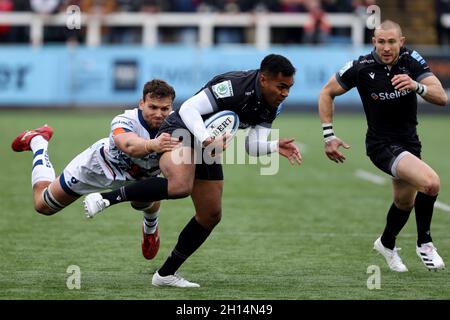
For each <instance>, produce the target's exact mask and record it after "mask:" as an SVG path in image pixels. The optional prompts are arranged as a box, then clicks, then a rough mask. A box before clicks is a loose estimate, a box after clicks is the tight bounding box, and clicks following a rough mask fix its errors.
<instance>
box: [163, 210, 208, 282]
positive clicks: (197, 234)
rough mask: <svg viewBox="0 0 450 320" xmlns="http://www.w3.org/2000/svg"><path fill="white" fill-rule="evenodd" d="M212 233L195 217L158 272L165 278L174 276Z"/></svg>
mask: <svg viewBox="0 0 450 320" xmlns="http://www.w3.org/2000/svg"><path fill="white" fill-rule="evenodd" d="M210 233H211V230H207V229H205V228H204V227H203V226H201V225H200V224H199V223H198V222H197V220H195V217H194V218H192V219H191V221H189V222H188V224H187V225H186V226H185V227H184V229H183V231H181V233H180V236H179V237H178V242H177V244H176V246H175V249H173V251H172V253H171V254H170V256H169V258H167V260H166V262H164V264H163V265H162V267H161V268H160V269H159V270H158V273H159V275H160V276H162V277H165V276H168V275H170V274H174V273H175V271H177V270H178V268H179V267H180V266H181V265H182V264H183V263H184V261H185V260H186V259H187V258H189V256H190V255H191V254H193V253H194V252H195V250H197V249H198V248H199V247H200V246H201V245H202V243H203V242H205V240H206V238H208V236H209V234H210Z"/></svg>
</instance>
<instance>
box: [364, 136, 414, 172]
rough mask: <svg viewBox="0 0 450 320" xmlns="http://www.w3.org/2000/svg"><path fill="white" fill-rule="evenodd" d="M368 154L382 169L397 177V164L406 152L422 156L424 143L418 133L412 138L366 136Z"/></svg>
mask: <svg viewBox="0 0 450 320" xmlns="http://www.w3.org/2000/svg"><path fill="white" fill-rule="evenodd" d="M366 150H367V156H368V157H369V158H370V160H371V161H372V163H373V164H374V165H375V166H376V167H377V168H378V169H380V170H381V171H383V172H385V173H387V174H389V175H391V176H393V177H395V178H397V170H396V168H397V164H398V162H399V161H400V159H401V158H402V157H403V156H404V155H405V154H406V153H405V152H409V153H412V154H413V155H415V156H416V157H418V158H419V159H420V158H421V151H422V144H421V143H420V140H419V138H418V137H417V135H415V136H413V137H411V138H410V139H405V140H402V139H377V138H371V137H366Z"/></svg>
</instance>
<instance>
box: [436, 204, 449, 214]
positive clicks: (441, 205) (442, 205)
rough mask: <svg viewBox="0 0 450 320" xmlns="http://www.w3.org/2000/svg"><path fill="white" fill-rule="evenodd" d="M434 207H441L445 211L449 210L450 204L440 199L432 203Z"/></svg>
mask: <svg viewBox="0 0 450 320" xmlns="http://www.w3.org/2000/svg"><path fill="white" fill-rule="evenodd" d="M434 207H435V208H437V209H441V210H442V211H445V212H450V206H449V205H448V204H445V203H443V202H440V201H436V202H435V203H434Z"/></svg>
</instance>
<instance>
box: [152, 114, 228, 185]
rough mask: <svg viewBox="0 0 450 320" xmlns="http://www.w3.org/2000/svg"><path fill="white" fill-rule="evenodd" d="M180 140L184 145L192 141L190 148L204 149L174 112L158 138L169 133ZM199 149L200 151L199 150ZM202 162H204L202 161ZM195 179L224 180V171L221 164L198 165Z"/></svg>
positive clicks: (161, 129) (165, 122)
mask: <svg viewBox="0 0 450 320" xmlns="http://www.w3.org/2000/svg"><path fill="white" fill-rule="evenodd" d="M174 131H176V132H175V136H176V137H178V138H180V140H182V141H183V143H187V142H186V138H188V139H189V140H190V143H189V145H190V147H191V148H196V150H202V147H201V146H200V145H199V144H198V141H197V140H196V139H194V135H193V134H192V133H191V132H190V131H189V130H188V129H187V127H186V125H185V124H184V122H183V120H181V117H180V115H179V114H178V112H176V111H175V112H172V113H171V114H170V115H169V116H168V117H167V118H166V119H165V120H164V122H163V123H162V125H161V127H160V128H159V131H158V136H159V135H160V134H161V133H164V132H166V133H169V134H170V135H172V136H173V135H174ZM180 133H181V134H180ZM197 148H198V149H197ZM200 161H202V160H200ZM195 179H198V180H223V169H222V164H220V163H212V164H206V163H203V162H202V163H198V164H196V166H195Z"/></svg>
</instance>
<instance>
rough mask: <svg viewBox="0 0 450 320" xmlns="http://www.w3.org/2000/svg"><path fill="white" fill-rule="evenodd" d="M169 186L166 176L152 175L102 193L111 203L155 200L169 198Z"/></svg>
mask: <svg viewBox="0 0 450 320" xmlns="http://www.w3.org/2000/svg"><path fill="white" fill-rule="evenodd" d="M167 186H168V183H167V179H166V178H159V177H152V178H148V179H145V180H140V181H136V182H135V183H133V184H130V185H128V186H125V187H120V188H119V189H116V190H113V191H111V192H104V193H101V195H102V197H103V199H107V200H108V201H109V203H110V205H113V204H116V203H120V202H124V201H138V202H153V201H158V200H163V199H167V197H168V194H167Z"/></svg>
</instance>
